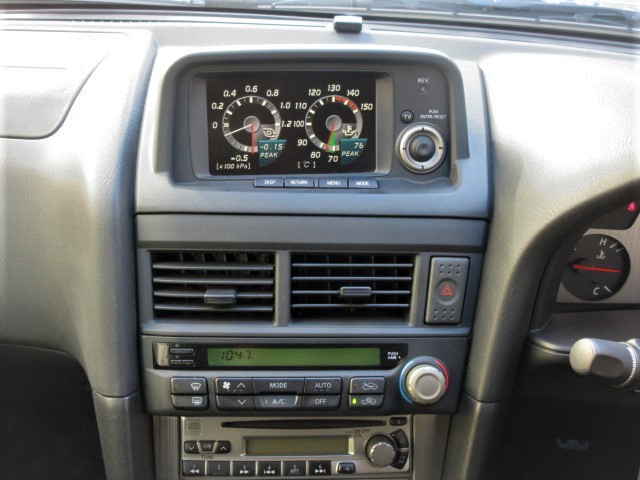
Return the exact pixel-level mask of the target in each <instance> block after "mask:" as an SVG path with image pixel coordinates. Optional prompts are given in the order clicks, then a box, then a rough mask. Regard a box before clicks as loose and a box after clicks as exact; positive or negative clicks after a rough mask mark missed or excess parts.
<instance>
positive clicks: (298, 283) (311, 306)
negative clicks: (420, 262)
mask: <svg viewBox="0 0 640 480" xmlns="http://www.w3.org/2000/svg"><path fill="white" fill-rule="evenodd" d="M413 263H414V257H413V256H412V255H393V254H335V253H331V254H292V256H291V316H292V318H293V319H294V320H295V319H308V320H316V319H317V320H340V319H350V320H365V321H370V320H392V321H393V320H403V321H404V320H406V319H407V315H408V313H409V308H410V306H411V286H412V282H413Z"/></svg>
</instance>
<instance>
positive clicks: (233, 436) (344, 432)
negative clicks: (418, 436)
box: [180, 416, 411, 478]
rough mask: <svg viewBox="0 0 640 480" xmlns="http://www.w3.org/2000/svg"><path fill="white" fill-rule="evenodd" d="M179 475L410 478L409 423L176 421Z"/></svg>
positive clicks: (401, 418) (283, 419)
mask: <svg viewBox="0 0 640 480" xmlns="http://www.w3.org/2000/svg"><path fill="white" fill-rule="evenodd" d="M180 427H181V441H182V445H181V451H182V455H181V460H182V464H181V473H182V476H184V477H191V476H205V475H207V476H233V477H254V476H258V477H288V478H291V477H293V478H296V477H298V478H302V477H307V476H312V477H313V476H321V477H331V476H337V475H340V476H342V475H344V474H349V475H351V476H355V477H360V476H366V477H368V478H371V477H372V476H378V475H383V476H384V475H386V476H389V475H393V476H394V477H395V478H398V477H409V476H410V474H411V461H410V457H411V440H410V439H411V421H410V418H408V417H406V416H396V417H374V418H367V419H362V418H360V419H357V418H352V419H345V418H339V419H337V418H336V419H313V418H309V419H297V420H291V419H290V418H287V417H281V418H274V419H269V420H247V419H246V418H234V417H230V418H224V419H215V418H211V417H182V418H181V426H180Z"/></svg>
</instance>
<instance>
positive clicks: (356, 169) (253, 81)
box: [206, 72, 380, 176]
mask: <svg viewBox="0 0 640 480" xmlns="http://www.w3.org/2000/svg"><path fill="white" fill-rule="evenodd" d="M378 75H380V74H378ZM206 91H207V121H208V137H209V171H210V174H211V175H214V176H226V175H288V174H322V173H331V174H333V173H364V172H373V171H375V169H376V160H375V153H376V76H375V74H370V73H362V72H349V73H330V74H329V73H326V72H253V73H251V74H237V73H233V74H230V73H224V74H223V73H221V74H211V75H210V76H209V77H208V78H207V81H206Z"/></svg>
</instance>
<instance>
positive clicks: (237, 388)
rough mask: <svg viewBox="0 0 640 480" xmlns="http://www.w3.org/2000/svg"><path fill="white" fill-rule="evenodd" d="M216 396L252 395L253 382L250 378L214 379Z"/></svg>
mask: <svg viewBox="0 0 640 480" xmlns="http://www.w3.org/2000/svg"><path fill="white" fill-rule="evenodd" d="M216 393H217V394H218V395H244V394H250V393H253V382H252V381H251V379H250V378H216Z"/></svg>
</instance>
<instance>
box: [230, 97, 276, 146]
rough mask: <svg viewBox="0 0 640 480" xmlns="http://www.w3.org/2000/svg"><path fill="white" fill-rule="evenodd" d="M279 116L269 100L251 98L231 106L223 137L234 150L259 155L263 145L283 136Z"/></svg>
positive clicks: (238, 101)
mask: <svg viewBox="0 0 640 480" xmlns="http://www.w3.org/2000/svg"><path fill="white" fill-rule="evenodd" d="M280 129H281V118H280V112H278V109H277V108H276V107H275V105H274V104H273V103H271V102H270V101H269V100H267V99H265V98H262V97H258V96H256V95H249V96H247V97H242V98H238V99H237V100H234V101H233V103H231V104H230V105H229V106H228V107H227V109H226V110H225V111H224V114H223V115H222V133H223V134H224V138H226V139H227V142H229V143H230V144H231V145H232V146H233V147H234V148H236V149H238V150H240V151H241V152H246V153H258V149H259V147H260V145H261V144H260V142H261V141H264V140H275V139H277V138H278V135H280Z"/></svg>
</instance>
